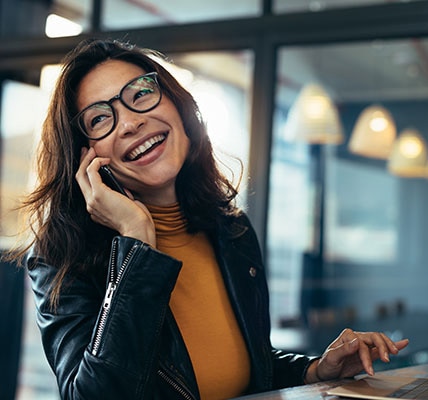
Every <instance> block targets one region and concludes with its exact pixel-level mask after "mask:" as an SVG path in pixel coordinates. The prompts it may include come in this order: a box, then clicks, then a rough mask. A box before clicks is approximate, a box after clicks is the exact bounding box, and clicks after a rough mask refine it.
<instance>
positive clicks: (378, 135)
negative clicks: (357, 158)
mask: <svg viewBox="0 0 428 400" xmlns="http://www.w3.org/2000/svg"><path fill="white" fill-rule="evenodd" d="M396 134H397V130H396V127H395V122H394V119H393V118H392V115H391V114H390V112H389V111H388V110H387V109H385V108H384V107H382V106H379V105H373V106H370V107H367V108H365V109H364V110H363V111H362V113H361V114H360V116H359V117H358V120H357V122H356V124H355V126H354V129H353V131H352V135H351V139H350V141H349V146H348V149H349V151H350V152H351V153H354V154H358V155H361V156H365V157H372V158H381V159H384V160H386V159H387V158H388V156H389V154H390V153H391V150H392V145H393V143H394V140H395V137H396Z"/></svg>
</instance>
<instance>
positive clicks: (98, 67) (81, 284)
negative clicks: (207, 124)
mask: <svg viewBox="0 0 428 400" xmlns="http://www.w3.org/2000/svg"><path fill="white" fill-rule="evenodd" d="M153 55H156V54H154V53H153V52H149V51H147V50H142V49H138V48H136V47H132V46H128V45H125V44H121V43H118V42H113V41H101V40H88V41H85V42H83V43H81V44H80V45H79V46H78V47H77V48H76V49H75V50H74V51H72V52H71V53H70V54H69V55H68V56H67V57H66V58H65V60H64V67H63V71H62V74H61V76H60V78H59V81H58V83H57V86H56V90H55V92H54V94H53V98H52V102H51V105H50V108H49V111H48V115H47V118H46V120H45V124H44V127H43V133H42V140H41V144H40V148H39V152H38V176H39V183H38V186H37V188H36V190H35V191H34V192H33V193H32V194H31V195H30V196H29V198H28V199H27V201H26V203H25V205H24V206H25V208H26V210H27V211H28V213H29V215H30V220H31V229H32V232H33V233H34V239H33V240H32V243H31V244H30V245H29V247H28V248H30V247H31V248H32V254H31V255H30V256H29V258H28V269H29V274H30V276H31V278H32V284H33V290H34V293H35V298H36V306H37V310H38V324H39V327H40V330H41V333H42V340H43V345H44V349H45V352H46V355H47V359H48V361H49V363H50V365H51V367H52V369H53V370H54V372H55V375H56V377H57V380H58V385H59V389H60V393H61V397H62V398H63V399H83V398H85V399H98V398H100V399H118V398H120V399H183V398H184V399H199V398H201V399H225V398H230V397H234V396H239V395H242V394H248V393H256V392H261V391H267V390H272V389H276V388H281V387H286V386H291V385H300V384H304V383H313V382H317V381H319V380H324V379H332V378H337V377H345V376H353V375H354V374H356V373H358V372H360V371H361V370H363V369H364V370H365V371H366V372H367V373H369V374H373V369H372V360H374V359H376V358H381V359H382V360H383V361H388V355H389V354H397V353H398V351H399V350H401V349H402V348H404V347H405V346H406V345H407V341H406V340H403V341H399V342H396V343H394V342H392V341H391V340H390V339H389V338H388V337H386V336H385V335H383V334H381V333H358V332H353V331H352V330H350V329H346V330H344V331H343V332H342V334H341V335H340V336H339V337H338V338H337V339H336V341H334V342H333V343H332V344H331V345H330V346H329V348H328V349H327V350H326V352H325V353H324V354H323V355H322V357H319V358H310V357H307V356H304V355H296V354H283V353H282V352H281V351H278V350H275V349H272V347H271V344H270V340H269V332H270V323H269V314H268V291H267V285H266V280H265V277H264V271H263V265H262V261H261V255H260V251H259V246H258V242H257V239H256V235H255V233H254V231H253V229H252V227H251V225H250V223H249V221H248V219H247V217H246V215H245V214H244V213H243V212H241V211H240V210H238V209H237V208H236V206H235V205H234V203H233V201H234V198H235V196H236V194H237V192H236V190H235V188H234V187H233V186H232V185H231V184H230V183H229V181H228V180H227V179H226V178H225V177H224V176H223V175H222V174H221V173H220V172H219V170H218V169H217V166H216V163H215V161H214V158H213V154H212V148H211V144H210V141H209V139H208V136H207V133H206V131H205V128H204V125H203V122H202V120H201V117H200V114H199V111H198V107H197V105H196V103H195V101H194V99H193V98H192V96H191V95H190V94H189V93H188V92H187V91H186V90H184V89H183V88H182V87H181V86H180V85H179V84H178V83H177V81H176V80H175V79H174V78H173V77H172V76H171V75H170V74H169V73H168V72H167V71H166V70H165V69H164V68H162V67H161V66H160V65H159V64H158V63H157V62H156V61H155V60H154V58H153ZM107 164H108V165H109V166H110V168H111V170H112V171H113V173H114V175H115V177H116V178H117V180H118V181H119V182H120V183H121V185H123V187H124V188H125V193H126V196H124V195H123V194H120V193H118V192H116V191H113V190H112V189H111V188H109V187H108V186H107V185H106V184H104V183H103V181H102V178H101V176H100V174H99V170H100V167H101V166H104V165H107ZM106 282H107V283H106Z"/></svg>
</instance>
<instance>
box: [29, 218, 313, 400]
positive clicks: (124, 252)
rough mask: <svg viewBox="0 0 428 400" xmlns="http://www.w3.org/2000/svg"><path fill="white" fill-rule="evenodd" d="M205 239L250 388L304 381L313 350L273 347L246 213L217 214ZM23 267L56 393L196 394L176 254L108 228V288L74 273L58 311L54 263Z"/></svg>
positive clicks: (263, 283) (252, 390) (68, 396)
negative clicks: (221, 219)
mask: <svg viewBox="0 0 428 400" xmlns="http://www.w3.org/2000/svg"><path fill="white" fill-rule="evenodd" d="M212 240H213V245H214V248H215V251H216V254H217V258H218V263H219V265H220V268H221V271H222V274H223V277H224V280H225V283H226V288H227V291H228V294H229V297H230V301H231V304H232V306H233V309H234V311H235V314H236V317H237V320H238V323H239V326H240V328H241V330H242V333H243V336H244V338H245V341H246V344H247V347H248V351H249V355H250V360H251V380H250V385H249V387H248V391H247V393H256V392H261V391H267V390H272V389H275V388H280V387H286V386H295V385H300V384H303V376H304V374H305V372H306V368H307V367H308V365H309V364H310V362H311V360H312V358H310V357H306V356H302V355H294V354H284V353H283V352H281V351H278V350H275V349H272V347H271V343H270V339H269V333H270V321H269V305H268V290H267V284H266V279H265V275H264V270H263V265H262V261H261V254H260V250H259V245H258V242H257V239H256V235H255V233H254V231H253V229H252V227H251V225H250V223H249V221H248V219H247V217H246V216H245V215H243V216H242V217H240V218H239V219H238V220H235V221H234V222H233V223H226V224H222V226H221V227H220V228H219V229H218V231H217V233H216V234H215V235H213V236H212ZM28 268H29V274H30V277H31V278H32V285H33V291H34V294H35V299H36V306H37V311H38V325H39V327H40V330H41V334H42V341H43V346H44V349H45V353H46V356H47V359H48V361H49V363H50V365H51V367H52V369H53V371H54V373H55V375H56V377H57V380H58V386H59V390H60V394H61V398H62V399H90V400H95V399H102V400H107V399H115V400H117V399H130V400H131V399H132V400H134V399H150V400H152V399H159V400H160V399H162V400H165V399H168V400H174V399H181V400H182V399H199V392H198V386H197V383H196V379H195V375H194V372H193V368H192V364H191V361H190V358H189V355H188V353H187V350H186V347H185V344H184V342H183V339H182V337H181V335H180V331H179V329H178V327H177V324H176V322H175V320H174V316H173V315H172V313H171V310H170V308H169V306H168V302H169V299H170V294H171V291H172V290H173V288H174V285H175V282H176V280H177V277H178V274H179V272H180V268H181V263H180V261H178V260H176V259H173V258H171V257H169V256H168V255H166V254H163V253H161V252H158V251H156V250H154V249H153V248H151V247H150V246H148V245H147V244H144V243H142V242H140V241H138V240H135V239H132V238H129V237H120V236H118V237H115V238H114V239H113V243H112V251H111V258H110V265H109V272H108V282H109V283H108V285H107V286H108V288H107V291H106V284H105V280H104V281H102V280H100V279H97V278H95V274H93V275H89V274H86V275H82V276H79V277H78V278H74V279H73V280H70V281H67V282H66V283H65V284H64V288H63V292H62V295H61V298H60V302H59V305H58V307H57V309H56V311H55V312H53V311H52V310H51V307H50V305H49V301H48V298H47V293H48V292H49V287H50V285H51V284H52V281H53V279H54V276H55V273H56V268H55V267H53V266H50V265H47V264H46V263H44V261H43V259H41V258H39V257H37V256H35V255H32V256H31V257H30V258H29V260H28ZM214 351H215V350H214Z"/></svg>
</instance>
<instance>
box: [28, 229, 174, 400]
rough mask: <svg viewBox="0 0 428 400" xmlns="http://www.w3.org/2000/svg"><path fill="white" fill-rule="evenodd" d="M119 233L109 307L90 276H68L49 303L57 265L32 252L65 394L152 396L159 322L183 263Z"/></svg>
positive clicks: (43, 317)
mask: <svg viewBox="0 0 428 400" xmlns="http://www.w3.org/2000/svg"><path fill="white" fill-rule="evenodd" d="M114 241H115V244H114V245H113V246H117V247H116V254H115V253H114V252H112V254H113V256H112V259H111V260H110V271H111V272H112V271H113V275H115V274H117V272H119V270H120V269H121V267H122V266H123V265H124V263H125V267H124V268H123V270H122V271H121V272H120V274H121V275H120V277H119V279H118V280H117V282H115V283H116V287H115V289H114V291H113V294H112V297H111V299H109V302H110V304H109V308H108V309H107V311H105V308H104V307H103V305H104V303H105V299H106V298H107V297H105V296H104V293H101V291H100V289H99V288H97V285H96V284H95V283H94V282H95V281H94V280H91V279H86V278H85V279H82V278H75V279H73V280H68V281H67V282H65V283H64V286H63V292H62V295H61V296H60V300H59V304H58V307H57V308H56V310H55V311H52V309H51V306H50V303H49V288H50V285H51V283H52V281H53V279H54V276H55V274H56V271H57V270H56V269H55V268H54V267H52V266H49V265H47V264H44V263H43V262H40V260H38V259H34V258H33V259H30V260H29V262H30V263H33V265H32V266H31V265H30V271H29V274H30V277H31V279H32V285H33V291H34V294H35V299H36V306H37V311H38V318H37V319H38V325H39V328H40V331H41V334H42V340H43V346H44V349H45V353H46V356H47V359H48V361H49V363H50V365H51V367H52V369H53V371H54V373H55V375H56V377H57V380H58V386H59V389H60V393H61V398H62V399H83V398H84V399H103V400H105V399H118V398H120V399H135V398H145V396H146V395H147V397H151V396H149V394H150V390H152V388H153V386H154V385H153V384H151V381H152V380H153V379H154V378H155V375H156V372H157V368H158V365H157V364H158V349H159V343H160V333H161V328H162V325H163V323H164V317H165V314H166V312H167V309H168V302H169V298H170V294H171V291H172V290H173V287H174V285H175V282H176V279H177V276H178V273H179V271H180V268H181V263H180V262H179V261H177V260H174V259H173V258H171V257H169V256H167V255H165V254H162V253H160V252H158V251H156V250H154V249H153V248H151V247H150V246H148V245H146V244H143V243H142V242H140V241H138V240H135V239H131V238H126V237H116V238H115V239H114ZM115 260H116V261H115ZM34 263H35V265H34ZM116 263H117V265H116ZM115 276H116V277H117V275H115ZM103 296H104V299H103ZM100 326H101V327H102V328H101V329H100Z"/></svg>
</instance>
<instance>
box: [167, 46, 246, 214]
mask: <svg viewBox="0 0 428 400" xmlns="http://www.w3.org/2000/svg"><path fill="white" fill-rule="evenodd" d="M168 58H170V59H171V60H172V62H173V64H172V65H169V66H168V65H166V67H167V68H170V70H171V72H172V73H173V74H174V75H175V76H176V78H177V79H178V80H179V81H180V82H181V84H182V85H183V86H184V87H186V88H187V89H188V90H189V91H190V92H191V93H192V94H193V96H194V97H195V99H196V101H197V103H198V105H199V108H200V110H201V113H202V118H203V119H204V120H205V122H206V124H207V129H208V134H209V136H210V139H211V142H212V144H213V146H214V149H215V151H216V156H217V158H218V159H219V161H220V165H221V166H222V165H223V171H224V173H225V174H226V176H228V177H230V179H231V180H232V181H233V182H234V183H235V184H236V183H238V181H239V178H240V177H241V172H242V173H243V174H242V179H241V185H240V196H239V202H240V205H242V206H244V205H245V203H246V187H245V183H246V182H247V174H248V157H249V121H250V106H251V104H250V102H251V91H252V74H253V72H252V71H253V53H252V52H251V51H235V52H198V53H185V54H169V55H168ZM171 68H172V69H171ZM241 162H242V165H241ZM242 168H243V171H242Z"/></svg>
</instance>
